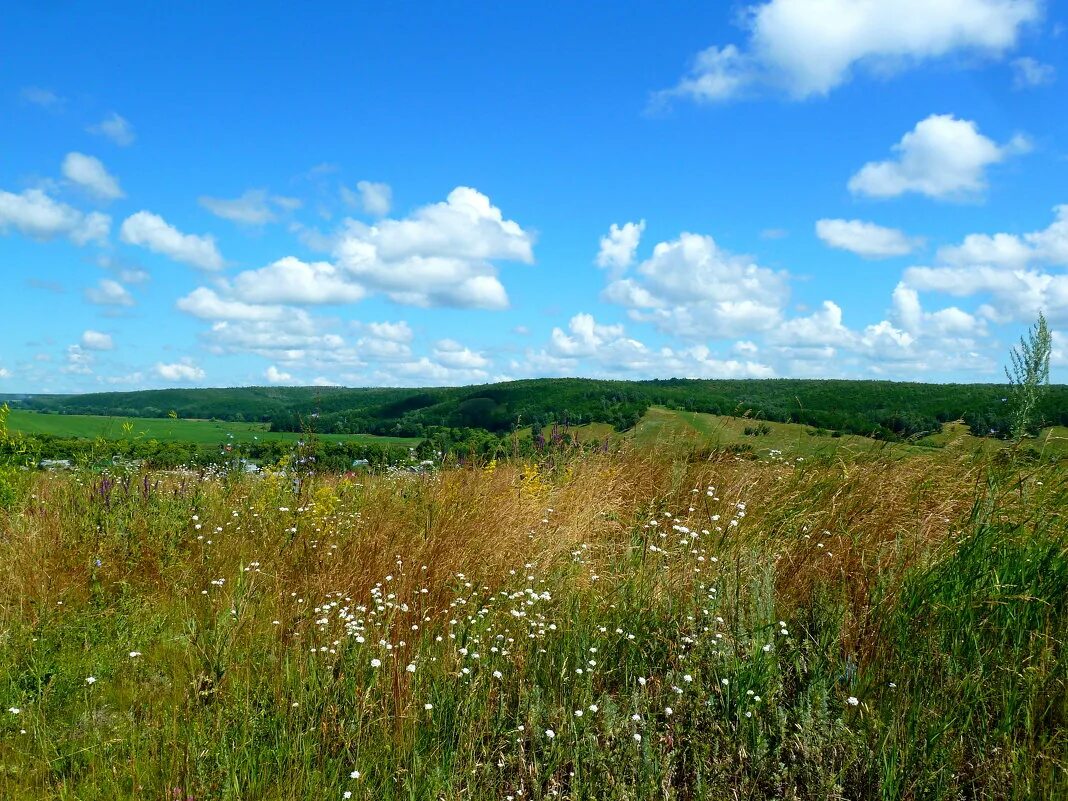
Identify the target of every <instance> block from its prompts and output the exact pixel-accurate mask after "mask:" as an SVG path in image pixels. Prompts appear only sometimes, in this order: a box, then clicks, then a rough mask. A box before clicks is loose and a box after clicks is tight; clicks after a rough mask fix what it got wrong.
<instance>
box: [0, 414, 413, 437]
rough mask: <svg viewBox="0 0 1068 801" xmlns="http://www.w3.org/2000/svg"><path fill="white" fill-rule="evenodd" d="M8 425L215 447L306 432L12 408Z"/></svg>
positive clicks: (56, 433)
mask: <svg viewBox="0 0 1068 801" xmlns="http://www.w3.org/2000/svg"><path fill="white" fill-rule="evenodd" d="M8 428H10V429H11V431H13V432H19V433H23V434H50V435H52V436H56V437H78V438H84V439H94V438H96V437H104V438H106V439H146V440H150V439H155V440H159V441H161V442H188V443H194V444H196V445H202V446H214V445H220V444H223V443H227V442H233V443H246V442H253V441H255V440H257V439H258V440H264V441H266V440H279V441H286V442H296V441H298V440H301V439H304V438H305V437H306V435H305V434H302V433H295V432H288V431H268V430H267V427H266V426H265V425H263V424H259V423H226V422H220V421H215V420H181V419H172V418H154V417H103V416H98V415H83V414H42V413H40V412H28V411H19V410H13V411H11V413H10V416H9V417H8ZM319 436H320V439H323V440H328V441H338V442H357V443H360V444H368V445H370V444H378V445H403V446H414V445H418V444H419V442H420V440H419V439H414V438H410V437H378V436H373V435H370V434H322V435H319Z"/></svg>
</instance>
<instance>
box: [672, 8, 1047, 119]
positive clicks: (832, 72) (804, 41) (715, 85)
mask: <svg viewBox="0 0 1068 801" xmlns="http://www.w3.org/2000/svg"><path fill="white" fill-rule="evenodd" d="M1041 15H1042V3H1041V0H895V1H894V2H887V1H886V0H769V2H765V3H762V4H758V5H752V6H748V7H747V8H745V9H744V10H743V12H742V14H741V18H742V19H744V20H745V21H746V27H747V29H748V32H749V41H748V44H747V45H746V46H745V47H744V49H743V48H739V47H737V46H735V45H726V46H713V47H709V48H708V49H707V50H704V51H703V52H701V53H700V54H698V56H697V58H696V59H695V63H694V65H693V68H692V70H691V72H690V74H689V75H687V76H686V77H684V78H683V79H682V80H681V81H680V82H679V83H678V85H676V86H675V87H674V88H673V89H669V90H667V91H665V92H660V93H658V95H657V96H656V97H657V99H658V100H660V101H664V100H666V99H670V98H671V97H676V96H681V97H688V98H691V99H693V100H696V101H698V102H717V101H723V100H728V99H731V98H734V97H738V96H741V95H744V94H747V93H754V92H759V91H760V90H762V89H764V90H772V91H782V92H785V93H786V94H788V95H789V96H791V97H793V98H794V99H799V100H800V99H804V98H809V97H814V96H820V95H826V94H828V93H829V92H830V91H831V90H833V89H835V88H836V87H838V86H840V85H842V84H844V83H847V82H848V81H849V80H850V79H851V78H852V77H853V76H854V74H855V73H857V72H861V71H864V72H869V73H874V74H879V75H886V74H891V73H893V72H898V71H901V70H904V69H907V68H909V67H914V66H916V65H918V64H921V63H923V62H925V61H929V60H932V59H937V58H944V57H947V56H952V55H956V54H980V55H986V56H989V57H994V58H996V57H999V56H1001V55H1002V54H1004V53H1005V52H1006V51H1008V50H1011V49H1012V48H1014V47H1015V46H1016V43H1017V39H1018V38H1019V34H1020V31H1021V29H1022V28H1023V27H1024V26H1025V25H1027V24H1028V23H1033V22H1036V21H1037V20H1039V19H1040V17H1041Z"/></svg>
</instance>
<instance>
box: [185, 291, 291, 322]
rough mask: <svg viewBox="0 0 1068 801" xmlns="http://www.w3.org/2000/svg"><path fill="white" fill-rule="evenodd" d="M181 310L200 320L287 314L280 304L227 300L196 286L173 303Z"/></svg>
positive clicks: (277, 317)
mask: <svg viewBox="0 0 1068 801" xmlns="http://www.w3.org/2000/svg"><path fill="white" fill-rule="evenodd" d="M175 305H176V306H177V307H178V308H179V309H180V310H181V311H184V312H186V313H187V314H192V315H193V316H194V317H199V318H201V319H202V320H278V319H280V318H281V317H283V316H284V315H285V314H287V310H286V309H284V308H283V307H282V306H276V305H259V304H253V303H244V302H242V301H240V300H228V299H225V298H221V297H219V295H218V293H216V292H215V290H213V289H209V288H207V287H203V286H201V287H197V288H196V289H194V290H193V291H192V292H190V293H189V294H188V295H186V296H185V297H183V298H179V299H178V301H177V303H176V304H175Z"/></svg>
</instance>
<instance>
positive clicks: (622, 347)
mask: <svg viewBox="0 0 1068 801" xmlns="http://www.w3.org/2000/svg"><path fill="white" fill-rule="evenodd" d="M511 368H512V370H514V371H516V372H519V373H524V374H541V375H575V374H578V373H582V374H584V375H589V374H594V375H600V376H609V377H612V376H615V377H619V376H628V377H636V376H641V377H658V378H666V377H671V376H681V377H688V378H729V377H730V378H734V377H749V378H768V377H771V376H773V375H774V374H775V371H774V369H773V368H771V367H770V366H769V365H766V364H762V363H760V362H757V361H754V360H752V359H750V358H745V359H744V360H741V359H723V358H719V357H717V356H716V355H715V354H714V353H713V352H712V351H711V350H710V349H709V348H708V347H707V346H705V345H694V346H691V347H684V348H671V347H662V348H658V349H657V348H650V347H649V346H647V345H646V344H645V343H644V342H641V341H640V340H638V339H635V338H633V337H631V336H628V335H627V333H626V330H625V327H624V326H623V325H621V324H610V325H604V324H601V323H598V322H597V320H596V319H595V318H594V317H593V315H591V314H587V313H580V314H576V315H575V316H573V317H572V318H571V320H570V321H569V323H568V327H567V331H564V330H563V329H561V328H554V329H553V331H552V335H551V337H550V340H549V343H548V346H547V347H546V348H544V349H542V350H540V351H538V350H528V351H527V353H526V359H525V361H515V362H513V363H512V365H511Z"/></svg>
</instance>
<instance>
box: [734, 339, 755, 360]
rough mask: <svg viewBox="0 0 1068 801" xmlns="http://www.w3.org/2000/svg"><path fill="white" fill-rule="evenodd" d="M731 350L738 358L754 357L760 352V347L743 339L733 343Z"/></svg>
mask: <svg viewBox="0 0 1068 801" xmlns="http://www.w3.org/2000/svg"><path fill="white" fill-rule="evenodd" d="M731 350H733V351H734V352H735V353H737V354H738V355H739V356H756V355H757V353H759V352H760V347H759V346H758V345H757V344H756V343H755V342H750V341H749V340H745V339H743V340H739V341H738V342H735V343H734V345H733V347H731Z"/></svg>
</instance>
